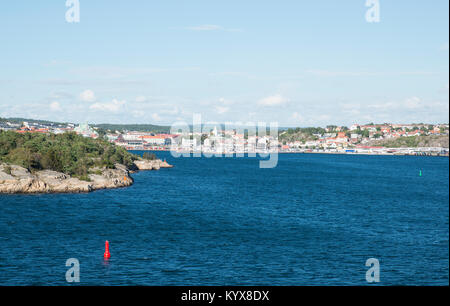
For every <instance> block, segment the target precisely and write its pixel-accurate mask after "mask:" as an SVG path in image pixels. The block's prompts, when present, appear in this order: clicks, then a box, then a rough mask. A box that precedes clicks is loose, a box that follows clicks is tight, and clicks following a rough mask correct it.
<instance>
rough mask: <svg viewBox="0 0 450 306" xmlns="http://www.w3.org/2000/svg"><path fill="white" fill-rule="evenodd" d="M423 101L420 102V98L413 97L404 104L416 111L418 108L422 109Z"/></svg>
mask: <svg viewBox="0 0 450 306" xmlns="http://www.w3.org/2000/svg"><path fill="white" fill-rule="evenodd" d="M421 102H422V101H421V100H420V98H418V97H411V98H407V99H406V100H405V101H404V102H403V105H404V106H405V107H406V108H409V109H416V108H419V107H421V106H422V105H421Z"/></svg>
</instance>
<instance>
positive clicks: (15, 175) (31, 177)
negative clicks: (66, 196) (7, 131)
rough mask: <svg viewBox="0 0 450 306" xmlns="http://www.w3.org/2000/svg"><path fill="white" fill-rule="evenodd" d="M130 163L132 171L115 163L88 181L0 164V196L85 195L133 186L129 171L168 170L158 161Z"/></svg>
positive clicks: (46, 171)
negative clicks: (19, 194)
mask: <svg viewBox="0 0 450 306" xmlns="http://www.w3.org/2000/svg"><path fill="white" fill-rule="evenodd" d="M134 163H135V168H134V169H128V168H127V167H126V166H124V165H121V164H116V165H115V169H105V168H102V169H100V168H96V169H91V171H93V172H95V174H89V175H88V178H89V181H85V180H80V179H78V178H74V177H71V176H70V175H67V174H64V173H60V172H56V171H51V170H43V171H37V172H35V173H30V172H29V171H28V170H27V169H25V168H23V167H20V166H16V165H6V164H0V194H1V193H7V194H14V193H85V192H91V191H94V190H99V189H112V188H121V187H128V186H131V185H132V184H133V178H131V176H130V171H133V170H136V169H137V170H159V169H160V168H172V166H171V165H169V164H168V163H167V162H166V161H161V160H159V159H158V160H144V159H140V160H137V161H135V162H134Z"/></svg>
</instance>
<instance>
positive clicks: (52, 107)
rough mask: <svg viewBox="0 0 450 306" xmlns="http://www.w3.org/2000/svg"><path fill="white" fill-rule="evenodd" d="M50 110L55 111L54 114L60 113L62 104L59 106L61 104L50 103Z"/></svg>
mask: <svg viewBox="0 0 450 306" xmlns="http://www.w3.org/2000/svg"><path fill="white" fill-rule="evenodd" d="M50 110H52V111H54V112H59V111H61V110H62V109H61V104H59V102H57V101H54V102H52V103H50Z"/></svg>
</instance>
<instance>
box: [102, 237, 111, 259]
mask: <svg viewBox="0 0 450 306" xmlns="http://www.w3.org/2000/svg"><path fill="white" fill-rule="evenodd" d="M110 257H111V254H109V241H108V240H106V241H105V254H103V258H105V259H109V258H110Z"/></svg>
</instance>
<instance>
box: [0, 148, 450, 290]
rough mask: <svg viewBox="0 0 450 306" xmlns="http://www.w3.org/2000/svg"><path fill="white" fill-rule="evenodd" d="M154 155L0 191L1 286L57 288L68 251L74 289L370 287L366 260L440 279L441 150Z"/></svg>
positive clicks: (402, 276) (384, 273) (400, 280)
mask: <svg viewBox="0 0 450 306" xmlns="http://www.w3.org/2000/svg"><path fill="white" fill-rule="evenodd" d="M158 156H159V157H161V158H167V160H168V162H170V163H172V164H174V165H175V168H173V169H162V170H160V171H148V172H139V173H136V174H134V175H133V177H134V179H135V184H134V185H133V186H132V187H129V188H125V189H117V190H102V191H97V192H94V193H91V194H74V195H68V194H49V195H0V285H65V284H67V283H66V279H65V273H66V270H67V269H68V268H67V267H66V266H65V263H66V260H67V259H68V258H77V259H78V260H79V262H80V277H81V282H80V284H81V285H367V282H366V279H365V275H366V271H367V269H368V268H367V267H366V266H365V263H366V260H367V259H369V258H377V259H378V260H379V262H380V280H381V282H380V283H379V284H381V285H448V284H449V159H448V158H445V157H414V156H354V155H315V154H286V155H280V156H279V163H278V166H277V167H276V168H274V169H260V168H259V161H258V160H257V159H256V158H211V159H208V158H173V157H171V156H170V154H169V153H166V152H162V153H158ZM420 170H422V173H423V175H422V176H419V171H420ZM105 240H109V242H110V251H111V256H112V257H111V259H110V260H109V261H107V262H105V261H104V260H103V252H104V242H105Z"/></svg>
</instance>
